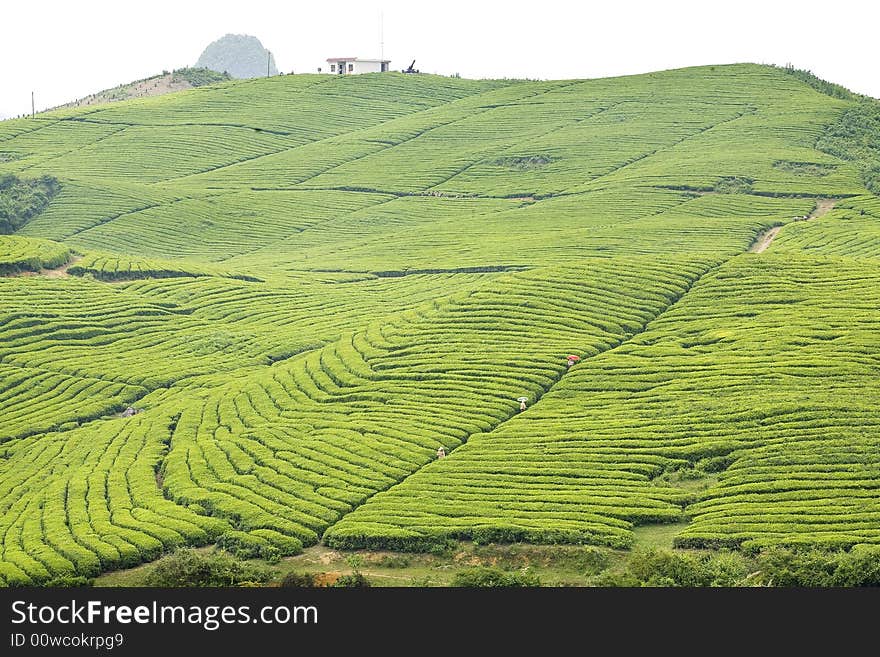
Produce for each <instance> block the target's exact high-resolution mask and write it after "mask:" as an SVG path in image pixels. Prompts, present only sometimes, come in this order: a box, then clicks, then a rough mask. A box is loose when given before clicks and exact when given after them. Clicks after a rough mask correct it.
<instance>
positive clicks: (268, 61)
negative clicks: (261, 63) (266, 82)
mask: <svg viewBox="0 0 880 657" xmlns="http://www.w3.org/2000/svg"><path fill="white" fill-rule="evenodd" d="M271 63H272V51H271V50H267V51H266V77H267V78H268V77H269V71H270V70H271V69H270V68H269V65H270V64H271Z"/></svg>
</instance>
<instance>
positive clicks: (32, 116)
mask: <svg viewBox="0 0 880 657" xmlns="http://www.w3.org/2000/svg"><path fill="white" fill-rule="evenodd" d="M36 114H37V113H36V111H35V109H34V92H33V91H32V92H31V118H34V116H35V115H36Z"/></svg>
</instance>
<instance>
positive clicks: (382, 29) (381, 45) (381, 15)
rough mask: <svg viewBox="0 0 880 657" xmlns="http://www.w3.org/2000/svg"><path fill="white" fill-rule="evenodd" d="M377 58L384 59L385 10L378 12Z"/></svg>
mask: <svg viewBox="0 0 880 657" xmlns="http://www.w3.org/2000/svg"><path fill="white" fill-rule="evenodd" d="M379 59H385V12H384V11H380V12H379Z"/></svg>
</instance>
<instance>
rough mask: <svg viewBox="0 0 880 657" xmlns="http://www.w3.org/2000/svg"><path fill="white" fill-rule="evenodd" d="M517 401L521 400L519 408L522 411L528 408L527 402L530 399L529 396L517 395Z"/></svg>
mask: <svg viewBox="0 0 880 657" xmlns="http://www.w3.org/2000/svg"><path fill="white" fill-rule="evenodd" d="M516 401H518V402H519V410H521V411H524V410H526V402H527V401H529V398H528V397H517V398H516Z"/></svg>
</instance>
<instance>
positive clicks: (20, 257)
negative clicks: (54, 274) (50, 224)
mask: <svg viewBox="0 0 880 657" xmlns="http://www.w3.org/2000/svg"><path fill="white" fill-rule="evenodd" d="M70 257H71V253H70V249H69V248H68V247H66V246H64V245H63V244H58V243H57V242H50V241H49V240H41V239H33V238H28V237H18V236H14V235H0V276H8V275H12V274H18V273H21V272H25V271H33V272H37V271H40V270H41V269H53V268H55V267H60V266H61V265H63V264H64V263H66V262H67V261H68V260H70Z"/></svg>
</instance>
